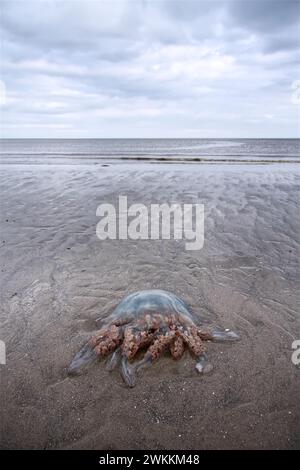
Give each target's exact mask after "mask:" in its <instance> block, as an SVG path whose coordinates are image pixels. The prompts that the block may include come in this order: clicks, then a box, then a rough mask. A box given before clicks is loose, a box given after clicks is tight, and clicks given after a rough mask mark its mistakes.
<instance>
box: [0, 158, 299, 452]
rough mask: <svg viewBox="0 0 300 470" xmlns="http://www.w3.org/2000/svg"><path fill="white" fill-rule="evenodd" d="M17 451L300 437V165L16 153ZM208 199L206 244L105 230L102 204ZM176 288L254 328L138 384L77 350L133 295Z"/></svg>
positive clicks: (5, 189)
mask: <svg viewBox="0 0 300 470" xmlns="http://www.w3.org/2000/svg"><path fill="white" fill-rule="evenodd" d="M1 172H2V178H1V278H2V279H1V318H0V319H1V335H0V339H1V340H4V341H5V342H6V346H7V364H6V366H0V367H1V369H0V374H1V375H0V377H1V444H0V447H1V448H2V449H17V448H21V449H258V448H259V449H267V448H272V449H276V448H280V449H296V448H299V447H300V403H299V397H300V380H299V379H300V376H299V374H300V370H299V369H297V367H296V366H295V365H293V363H292V361H291V356H292V346H291V345H292V342H293V340H295V339H300V315H299V310H298V307H299V293H298V289H299V233H300V222H299V209H297V203H298V201H299V187H300V186H299V170H298V165H297V164H288V163H285V164H274V165H271V164H270V165H254V164H253V165H246V164H244V165H242V164H237V165H229V164H228V165H217V164H207V165H206V164H205V165H201V164H185V165H180V164H172V165H168V164H160V165H155V164H148V163H139V164H138V163H113V164H110V165H108V166H103V165H101V164H98V165H96V164H92V163H91V164H78V165H74V164H72V165H68V164H62V165H34V164H28V165H26V164H24V165H22V164H17V165H14V164H6V165H5V164H3V165H1ZM119 195H127V197H128V202H129V203H130V204H133V203H143V204H145V205H147V206H148V205H149V204H151V203H159V204H161V203H163V202H166V203H168V204H170V203H172V202H179V203H196V202H198V203H203V204H204V205H205V243H204V247H203V249H202V250H199V251H186V250H185V247H184V241H175V240H157V241H152V240H147V241H145V240H138V241H133V240H122V241H118V240H115V241H111V240H106V241H100V240H99V239H98V238H97V237H96V225H97V222H98V218H97V217H96V208H97V206H98V205H99V204H101V203H113V204H116V203H117V199H118V196H119ZM152 288H160V289H166V290H169V291H171V292H174V293H176V294H177V295H179V296H181V297H182V298H183V299H184V300H185V301H186V302H187V303H188V304H189V305H190V306H191V307H192V309H193V310H194V312H195V313H197V312H199V314H201V315H202V316H204V317H205V318H206V319H207V321H208V322H209V323H211V324H212V325H219V326H221V327H224V328H231V329H233V330H234V331H237V332H239V333H240V335H241V337H242V339H241V341H240V342H238V343H234V344H213V343H212V344H209V345H208V347H207V352H208V355H209V358H210V361H211V362H212V363H213V364H214V371H213V372H212V373H211V374H210V375H207V376H200V375H199V374H197V371H196V370H195V367H194V361H193V360H192V359H191V358H190V356H189V355H188V354H186V355H185V356H184V357H183V359H181V360H180V361H178V362H176V361H173V360H172V359H171V358H170V357H167V356H166V357H164V358H162V359H160V360H159V361H158V362H157V363H156V364H155V365H153V367H151V368H150V369H148V370H146V371H144V372H143V373H142V374H141V376H140V377H139V381H138V383H137V385H136V387H135V388H133V389H129V388H127V387H126V386H125V385H124V383H123V381H122V379H121V377H120V374H119V372H118V370H116V371H113V372H112V373H111V374H110V373H108V372H107V371H106V370H105V365H104V363H98V364H95V365H94V366H92V367H91V368H90V369H89V371H88V372H87V373H86V374H85V375H82V376H80V377H76V378H70V377H67V375H66V367H67V366H68V364H69V363H70V361H71V359H72V357H73V355H74V353H75V352H76V351H77V350H78V349H79V348H80V347H81V345H82V344H84V342H85V341H86V339H87V338H88V337H89V336H90V333H91V332H92V331H93V330H94V329H95V321H96V319H98V318H99V317H102V318H104V317H105V316H106V315H107V314H108V313H109V312H110V311H111V310H112V309H113V307H114V306H115V305H117V303H118V302H119V301H120V300H121V299H122V298H123V297H124V296H125V295H126V294H128V293H131V292H134V291H137V290H140V289H152Z"/></svg>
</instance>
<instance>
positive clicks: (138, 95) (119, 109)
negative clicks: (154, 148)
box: [0, 0, 300, 138]
mask: <svg viewBox="0 0 300 470" xmlns="http://www.w3.org/2000/svg"><path fill="white" fill-rule="evenodd" d="M0 7H1V36H2V42H1V44H2V46H1V79H2V81H3V83H4V84H5V89H6V97H5V101H4V102H3V103H2V106H1V124H2V136H3V137H99V138H100V137H264V136H265V137H299V104H297V100H295V99H293V93H295V90H293V89H292V85H293V83H294V82H295V81H296V80H299V79H300V70H299V57H300V39H299V38H300V2H299V1H298V0H227V1H226V0H225V1H222V2H219V1H217V0H209V1H202V0H198V1H196V0H194V1H192V0H151V1H146V0H144V1H143V0H140V1H137V0H128V1H125V0H122V1H121V0H120V1H114V0H110V1H102V0H85V1H83V0H82V1H78V0H77V1H76V0H60V1H59V0H36V1H11V0H10V1H7V2H6V1H5V0H2V1H1V6H0ZM2 88H3V87H2ZM2 101H3V100H2Z"/></svg>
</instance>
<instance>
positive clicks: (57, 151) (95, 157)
mask: <svg viewBox="0 0 300 470" xmlns="http://www.w3.org/2000/svg"><path fill="white" fill-rule="evenodd" d="M107 160H109V161H112V160H117V161H118V160H132V161H143V160H149V161H154V162H155V161H157V162H164V161H165V162H168V161H170V162H174V161H184V162H188V161H192V162H202V161H205V162H207V161H214V162H216V161H219V162H222V163H226V162H228V163H229V162H232V161H234V162H244V163H245V162H254V161H258V162H273V161H276V162H278V161H280V162H283V161H288V162H290V161H293V162H294V161H295V162H297V161H298V162H300V139H1V140H0V161H1V162H2V163H39V164H42V163H57V164H58V163H67V164H69V163H81V162H83V163H88V162H90V161H92V162H97V161H101V162H102V161H107Z"/></svg>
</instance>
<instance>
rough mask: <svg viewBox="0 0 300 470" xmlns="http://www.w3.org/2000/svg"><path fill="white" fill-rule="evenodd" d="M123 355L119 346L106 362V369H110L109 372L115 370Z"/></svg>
mask: <svg viewBox="0 0 300 470" xmlns="http://www.w3.org/2000/svg"><path fill="white" fill-rule="evenodd" d="M121 357H122V355H121V348H120V347H118V348H117V349H116V350H115V351H114V352H113V353H112V354H111V356H110V357H109V358H108V360H107V363H106V370H108V371H109V372H111V371H112V370H114V369H115V368H116V367H117V365H118V364H119V363H120V360H121Z"/></svg>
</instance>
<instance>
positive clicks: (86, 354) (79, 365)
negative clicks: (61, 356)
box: [68, 342, 98, 375]
mask: <svg viewBox="0 0 300 470" xmlns="http://www.w3.org/2000/svg"><path fill="white" fill-rule="evenodd" d="M97 357H98V356H97V354H96V352H95V351H94V349H93V348H92V347H91V345H90V342H88V343H85V345H84V346H83V347H82V348H81V349H80V350H79V351H78V353H77V354H75V356H74V358H73V360H72V362H71V364H70V365H69V367H68V375H80V374H82V373H83V372H84V370H85V369H86V368H87V367H88V366H90V365H91V364H93V362H95V361H96V359H97Z"/></svg>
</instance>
